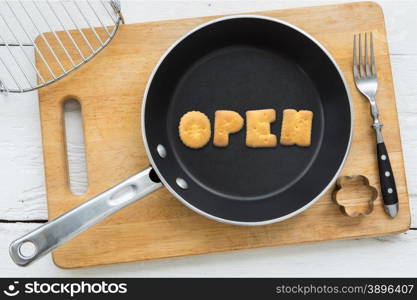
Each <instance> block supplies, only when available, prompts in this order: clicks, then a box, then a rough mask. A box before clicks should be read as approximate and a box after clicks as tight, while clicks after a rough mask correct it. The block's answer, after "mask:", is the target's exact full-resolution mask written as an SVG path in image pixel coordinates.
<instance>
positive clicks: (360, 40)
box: [359, 33, 365, 77]
mask: <svg viewBox="0 0 417 300" xmlns="http://www.w3.org/2000/svg"><path fill="white" fill-rule="evenodd" d="M363 66H364V65H363V56H362V33H359V71H360V76H361V77H365V69H364V67H363Z"/></svg>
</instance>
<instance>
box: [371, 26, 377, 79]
mask: <svg viewBox="0 0 417 300" xmlns="http://www.w3.org/2000/svg"><path fill="white" fill-rule="evenodd" d="M371 68H372V74H373V75H375V76H376V65H375V55H374V37H373V34H372V32H371Z"/></svg>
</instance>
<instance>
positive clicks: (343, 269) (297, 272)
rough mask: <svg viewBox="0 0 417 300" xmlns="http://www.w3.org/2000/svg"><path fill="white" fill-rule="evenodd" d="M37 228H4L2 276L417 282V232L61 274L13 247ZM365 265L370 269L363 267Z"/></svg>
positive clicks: (0, 231)
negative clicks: (11, 251) (23, 258)
mask: <svg viewBox="0 0 417 300" xmlns="http://www.w3.org/2000/svg"><path fill="white" fill-rule="evenodd" d="M37 226H39V224H22V223H16V224H0V235H1V237H2V240H3V241H4V243H0V261H1V262H2V263H1V264H0V274H2V275H3V276H7V277H26V276H29V277H33V276H35V277H52V278H59V277H97V276H100V277H219V276H220V277H247V276H250V277H265V276H268V277H269V276H270V277H380V276H390V277H414V276H415V274H416V269H415V266H416V256H415V249H416V248H417V231H416V230H410V231H408V232H407V233H403V234H399V235H387V236H380V237H377V238H368V239H354V240H344V241H331V242H322V243H313V244H302V245H293V246H290V247H287V246H284V247H270V248H261V249H252V250H241V251H233V252H227V253H216V254H207V255H196V256H188V257H177V258H171V259H160V260H154V261H146V262H134V263H129V264H116V265H110V266H99V267H91V268H81V269H71V270H68V269H66V270H63V269H60V268H57V267H56V266H55V265H54V264H53V262H52V259H51V255H47V256H45V257H43V258H41V259H40V260H39V261H37V262H36V263H34V264H33V265H30V266H28V267H25V268H20V267H17V266H16V265H15V264H14V263H13V262H12V260H11V259H10V257H9V255H8V246H9V243H10V242H11V241H12V240H13V239H15V238H16V237H17V236H20V235H23V234H24V233H26V232H28V231H30V230H33V229H35V228H36V227H37ZM364 266H366V268H364Z"/></svg>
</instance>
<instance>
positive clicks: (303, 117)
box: [280, 109, 313, 147]
mask: <svg viewBox="0 0 417 300" xmlns="http://www.w3.org/2000/svg"><path fill="white" fill-rule="evenodd" d="M312 123H313V112H312V111H309V110H300V111H298V112H297V111H296V110H295V109H284V111H283V112H282V127H281V139H280V142H281V144H282V145H285V146H292V145H298V146H301V147H308V146H310V145H311V127H312Z"/></svg>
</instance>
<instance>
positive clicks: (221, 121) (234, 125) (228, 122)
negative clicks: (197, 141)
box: [213, 110, 243, 147]
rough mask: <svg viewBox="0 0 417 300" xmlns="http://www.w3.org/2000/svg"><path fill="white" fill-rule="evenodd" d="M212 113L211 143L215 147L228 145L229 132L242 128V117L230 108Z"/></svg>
mask: <svg viewBox="0 0 417 300" xmlns="http://www.w3.org/2000/svg"><path fill="white" fill-rule="evenodd" d="M214 115H215V119H214V139H213V144H214V145H215V146H217V147H226V146H228V145H229V134H230V133H236V132H238V131H239V130H241V129H242V127H243V118H242V117H241V116H240V115H239V114H238V113H237V112H234V111H232V110H218V111H216V112H215V114H214Z"/></svg>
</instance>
